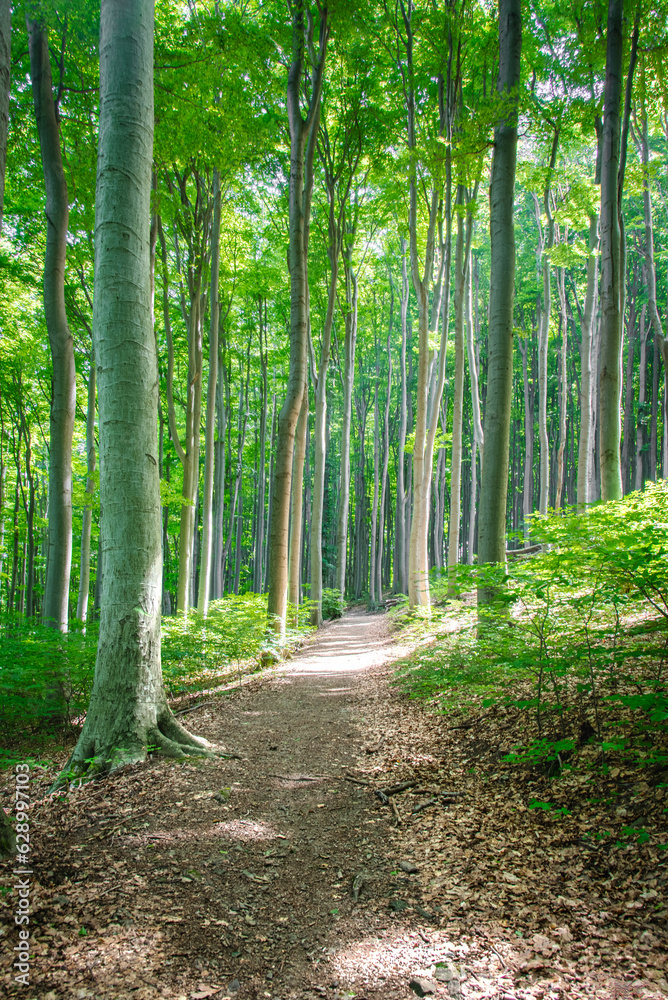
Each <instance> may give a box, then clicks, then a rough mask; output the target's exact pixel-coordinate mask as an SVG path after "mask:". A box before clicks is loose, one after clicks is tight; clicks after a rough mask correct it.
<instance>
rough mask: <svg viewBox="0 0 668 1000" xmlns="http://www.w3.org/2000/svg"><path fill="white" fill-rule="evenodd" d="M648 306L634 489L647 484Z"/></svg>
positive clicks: (643, 333) (642, 330) (643, 334)
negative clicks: (645, 461) (645, 470)
mask: <svg viewBox="0 0 668 1000" xmlns="http://www.w3.org/2000/svg"><path fill="white" fill-rule="evenodd" d="M645 312H646V306H645V305H644V304H643V307H642V310H641V312H640V366H639V369H638V418H637V424H636V453H635V463H634V464H635V476H634V489H636V490H641V489H642V488H643V486H644V485H645V476H644V458H645V418H646V415H645V404H646V402H647V334H648V333H649V330H648V329H647V326H646V324H645Z"/></svg>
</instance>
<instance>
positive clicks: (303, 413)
mask: <svg viewBox="0 0 668 1000" xmlns="http://www.w3.org/2000/svg"><path fill="white" fill-rule="evenodd" d="M308 406H309V403H308V384H307V385H306V386H305V387H304V395H303V397H302V402H301V406H300V408H299V417H298V419H297V427H296V430H295V454H294V469H293V470H292V497H291V503H290V560H289V565H288V601H289V603H290V604H291V605H292V606H293V608H294V609H295V616H296V614H297V610H296V609H297V607H298V606H299V601H300V597H301V566H302V541H303V539H302V505H303V501H304V458H305V456H306V439H307V435H308ZM292 624H293V625H296V624H297V622H296V620H294V619H293V621H292Z"/></svg>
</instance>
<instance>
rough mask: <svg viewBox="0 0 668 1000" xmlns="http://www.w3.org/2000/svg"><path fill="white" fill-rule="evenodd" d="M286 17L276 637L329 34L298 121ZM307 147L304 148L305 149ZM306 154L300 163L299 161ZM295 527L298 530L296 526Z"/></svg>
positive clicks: (273, 564) (300, 55) (298, 50)
mask: <svg viewBox="0 0 668 1000" xmlns="http://www.w3.org/2000/svg"><path fill="white" fill-rule="evenodd" d="M292 10H293V16H292V62H291V65H290V71H289V73H288V86H287V106H288V124H289V128H290V197H289V215H290V225H289V245H288V270H289V272H290V368H289V372H288V388H287V393H286V397H285V402H284V403H283V406H282V407H281V412H280V414H279V418H278V431H277V435H276V455H275V461H274V483H273V486H272V517H271V537H270V539H269V596H268V601H267V620H268V625H269V628H270V629H272V630H273V631H274V632H276V634H277V635H278V638H279V640H281V639H282V638H283V636H284V633H285V619H286V612H287V599H288V533H289V525H290V498H291V494H292V490H291V486H292V464H293V452H294V446H295V429H296V426H297V420H298V418H299V410H300V408H301V405H302V400H303V398H304V394H305V392H306V356H307V343H308V278H307V255H308V224H309V218H310V212H311V191H312V187H313V156H314V151H315V143H316V139H317V134H318V124H319V118H320V97H321V93H322V79H323V72H324V66H325V55H326V51H327V39H328V35H329V22H328V11H327V8H326V7H323V8H322V9H321V12H320V37H319V50H318V54H317V57H316V63H315V65H314V66H313V73H312V80H311V90H310V93H311V99H310V102H309V107H308V112H307V116H306V118H305V119H304V118H303V117H302V113H301V110H300V100H301V90H302V84H303V64H304V55H305V53H304V45H305V34H304V27H305V18H304V0H296V2H295V4H294V5H293V8H292ZM307 147H308V148H307ZM305 154H306V163H305ZM296 530H299V529H298V528H296Z"/></svg>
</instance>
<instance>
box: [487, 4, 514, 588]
mask: <svg viewBox="0 0 668 1000" xmlns="http://www.w3.org/2000/svg"><path fill="white" fill-rule="evenodd" d="M521 48H522V13H521V10H520V4H519V0H499V80H498V92H499V95H500V97H501V99H502V102H503V103H502V107H503V112H502V115H501V117H500V119H499V122H498V124H497V125H496V127H495V129H494V154H493V157H492V177H491V182H490V187H489V200H490V236H491V264H490V291H489V335H488V346H487V352H488V362H487V396H486V401H485V419H484V434H485V461H484V462H483V467H482V482H481V488H480V513H479V520H478V561H479V562H480V563H481V564H483V565H484V564H485V563H505V560H506V499H507V495H508V448H509V439H510V406H511V399H512V375H513V292H514V283H515V228H514V219H513V203H514V191H515V167H516V161H517V107H518V100H519V94H518V90H519V83H520V54H521ZM489 596H490V595H489V592H488V591H487V590H486V589H485V588H483V589H481V590H479V592H478V600H479V601H480V600H481V599H482V600H483V601H484V600H486V599H489Z"/></svg>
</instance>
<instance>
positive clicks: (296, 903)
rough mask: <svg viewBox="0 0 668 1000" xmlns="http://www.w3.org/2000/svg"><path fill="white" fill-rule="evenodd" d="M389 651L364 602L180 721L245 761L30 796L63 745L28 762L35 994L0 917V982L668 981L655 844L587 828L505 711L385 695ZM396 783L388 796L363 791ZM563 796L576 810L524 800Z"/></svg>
mask: <svg viewBox="0 0 668 1000" xmlns="http://www.w3.org/2000/svg"><path fill="white" fill-rule="evenodd" d="M403 651H404V650H403V649H402V647H401V646H399V645H398V644H396V642H395V640H394V639H393V636H392V634H391V629H390V624H389V622H388V620H387V618H386V617H385V616H383V615H366V614H364V613H363V612H361V611H355V612H353V613H351V614H348V615H346V616H345V617H344V618H343V619H341V620H339V621H336V622H331V623H329V624H327V625H325V626H324V628H322V629H321V630H320V631H319V632H318V633H317V635H316V636H315V637H314V638H313V639H312V640H311V641H310V642H309V643H308V644H307V645H306V646H305V647H304V648H303V649H302V650H301V651H300V652H299V653H298V655H297V656H295V658H294V659H293V660H291V661H289V662H288V663H286V664H282V665H281V666H280V667H279V668H278V669H277V670H276V671H273V672H271V673H269V674H266V673H265V674H264V675H262V676H258V677H256V678H254V679H252V680H251V681H250V682H249V683H248V684H247V685H245V686H244V687H243V688H242V689H241V690H240V691H239V690H237V691H235V692H232V693H228V694H227V695H226V696H222V695H221V696H220V697H219V698H217V699H216V700H215V701H214V702H213V703H207V704H206V705H205V706H203V707H202V708H198V709H197V711H196V712H194V713H193V714H192V715H186V716H184V718H185V719H186V720H187V722H188V725H189V726H190V728H191V729H192V730H193V732H196V733H199V734H201V735H203V736H206V737H207V738H209V739H210V740H212V741H213V742H215V743H217V744H218V745H219V746H221V747H226V748H227V749H228V750H229V751H232V750H233V749H234V751H235V752H236V754H237V757H236V758H234V757H233V758H230V759H221V758H214V759H206V760H202V759H198V758H189V759H188V760H186V761H185V762H183V763H178V762H174V761H169V760H165V759H164V758H153V759H150V760H147V761H146V762H145V763H143V764H140V765H137V766H134V767H131V768H126V769H125V770H123V771H120V772H118V773H117V774H115V775H113V776H112V777H111V778H109V779H107V780H105V781H101V782H93V783H91V784H88V785H85V786H83V787H81V788H78V789H73V790H71V791H70V792H69V793H68V794H67V795H57V796H52V797H42V798H41V797H40V795H41V794H42V793H43V792H44V791H46V789H47V788H48V787H49V784H50V783H51V781H52V780H53V779H54V778H55V776H56V774H57V773H58V771H59V769H60V767H61V766H62V764H63V763H64V760H62V761H54V762H53V767H52V768H51V769H47V771H46V772H45V773H44V774H40V772H39V771H38V770H37V769H35V770H34V771H33V774H32V776H31V782H32V783H33V784H32V785H31V788H32V790H33V796H34V798H33V802H34V805H33V807H32V808H31V824H30V836H31V844H32V845H33V856H32V857H31V867H32V869H33V875H32V881H31V887H30V905H31V925H30V929H31V949H32V950H31V979H30V987H31V988H30V991H28V992H27V993H26V990H25V989H24V987H21V986H16V984H15V982H14V980H13V975H12V972H11V968H12V962H13V961H14V952H13V950H12V949H13V947H14V945H15V943H16V936H15V934H13V933H12V932H11V931H10V932H9V933H6V932H4V927H0V994H2V995H4V994H3V987H4V988H5V993H6V995H8V996H15V995H16V996H21V997H26V1000H61V998H66V1000H70V998H71V1000H88V998H91V1000H205V998H208V997H216V998H223V997H230V998H239V1000H317V998H319V1000H352V998H353V997H356V998H357V1000H410V998H412V997H414V993H411V992H410V988H409V983H410V980H411V977H413V976H416V975H417V976H421V977H424V976H430V975H434V974H435V972H436V969H435V966H436V963H453V964H452V965H451V966H450V967H449V968H448V967H447V965H446V967H445V968H444V969H442V971H443V972H444V974H446V973H447V974H449V975H452V976H453V977H454V978H452V979H451V980H450V981H449V982H447V983H446V982H439V983H432V984H431V986H429V989H431V990H432V991H433V992H434V993H435V1000H448V998H453V1000H455V998H458V997H460V995H461V996H464V997H465V998H466V1000H490V998H497V1000H498V998H502V997H503V998H506V1000H585V998H586V1000H594V998H598V1000H611V998H612V997H613V996H622V995H624V996H626V995H628V996H631V995H634V996H636V997H638V998H641V997H643V998H645V1000H649V998H650V997H654V998H657V997H665V996H666V995H668V982H667V981H666V979H665V978H664V976H665V971H664V970H665V925H666V917H665V916H664V915H663V914H664V913H665V912H667V911H666V909H665V905H664V897H665V901H666V902H668V893H666V888H665V882H666V879H665V877H664V876H661V877H659V878H657V874H658V872H659V868H660V863H661V858H659V857H658V856H657V855H651V854H650V853H649V852H647V851H645V852H644V853H643V854H641V853H640V851H638V850H626V851H618V852H617V853H616V855H615V856H614V857H613V856H612V855H611V854H609V853H608V848H607V845H606V843H605V842H603V843H601V844H599V842H598V841H596V842H595V843H594V845H593V846H592V844H591V842H590V841H589V840H586V839H585V838H586V837H587V835H588V834H589V833H590V831H591V830H592V829H594V830H597V829H603V828H605V827H604V826H603V824H604V823H607V822H609V810H608V806H607V805H606V804H605V803H604V804H603V805H601V804H600V803H601V799H600V797H598V798H597V797H594V798H590V796H591V792H590V791H588V790H587V791H586V792H585V795H584V797H583V791H582V787H581V776H580V775H578V774H573V775H572V776H570V774H567V775H566V776H564V777H562V778H561V779H560V783H559V787H558V788H555V786H554V784H553V779H551V778H549V776H545V775H544V776H542V777H541V776H540V775H538V774H536V773H535V771H532V770H531V769H525V768H516V767H513V766H512V765H511V764H508V763H506V762H504V759H503V758H504V756H505V755H506V754H507V752H508V748H510V747H512V746H514V745H518V744H521V741H522V739H523V732H522V727H523V725H524V718H523V717H522V716H521V715H520V714H519V713H517V712H515V711H514V710H513V709H512V708H511V709H506V708H505V707H503V706H500V707H497V709H496V710H494V711H493V712H492V713H490V710H489V709H483V707H482V706H478V707H477V708H474V709H473V711H472V714H467V713H466V712H464V711H460V712H459V713H457V718H456V719H453V717H452V715H451V714H448V715H440V716H439V715H435V714H429V713H428V712H426V711H425V710H424V706H423V705H420V704H418V703H415V702H411V701H410V700H408V699H406V698H404V697H402V696H401V695H400V694H398V693H397V691H396V689H394V688H393V687H392V686H391V684H390V682H391V680H392V677H393V672H394V669H395V667H394V661H395V660H396V659H397V658H398V657H400V656H401V654H402V652H403ZM427 655H428V654H427ZM483 720H484V725H483V724H482V723H483ZM472 765H473V766H472ZM351 776H352V777H354V778H355V781H351V780H350V777H351ZM10 777H11V775H10ZM584 778H585V780H588V778H587V775H586V774H585V775H584ZM406 782H409V783H410V787H409V788H406V789H405V790H404V791H402V792H401V793H400V794H399V793H398V794H395V795H394V796H393V798H392V810H390V808H388V806H387V805H383V804H381V802H380V800H379V798H378V797H377V796H375V794H374V790H375V789H378V788H380V789H382V788H387V787H389V786H393V785H396V784H397V783H399V784H401V783H406ZM591 791H592V792H593V791H594V788H593V787H592V789H591ZM648 794H649V793H648V792H647V791H646V789H644V788H640V789H639V790H637V791H634V790H633V789H629V790H627V792H626V793H625V797H623V798H622V797H619V798H616V799H612V802H611V806H610V809H616V808H617V807H618V803H619V802H620V801H621V802H624V803H625V808H628V809H629V810H630V809H639V808H642V809H644V810H647V808H648V805H647V801H646V800H647V796H648ZM556 795H559V796H560V799H559V801H561V802H563V803H564V804H565V805H567V806H568V812H567V814H566V815H564V814H562V812H561V811H560V810H556V809H552V810H548V811H543V810H542V809H531V808H529V809H527V802H531V800H532V799H536V800H539V801H542V802H545V801H551V799H552V798H553V797H555V796H556ZM636 799H637V802H636ZM605 810H608V812H607V813H606V812H605ZM597 845H598V846H597ZM613 865H614V867H613ZM0 872H2V877H1V880H0V912H2V911H4V913H2V916H3V917H4V926H6V927H8V928H12V927H13V926H14V924H13V916H14V907H15V906H16V900H15V896H14V894H13V892H12V890H11V887H12V886H13V885H14V883H15V876H14V875H13V874H12V872H11V870H10V863H5V868H4V870H3V869H0ZM356 886H357V887H358V889H359V892H358V893H357V895H358V899H357V900H356V899H355V898H354V896H355V892H354V889H355V887H356ZM641 890H642V891H641ZM613 977H614V978H613ZM629 984H632V987H633V988H631V986H630V985H629ZM425 985H428V984H425ZM621 990H627V992H626V993H623V992H620V991H621ZM628 990H631V992H628Z"/></svg>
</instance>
